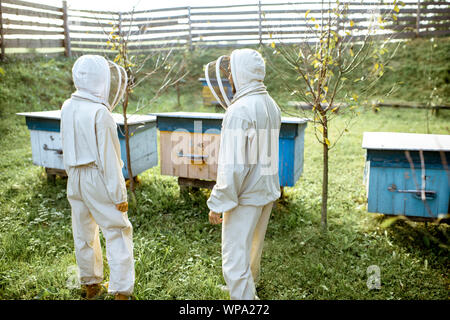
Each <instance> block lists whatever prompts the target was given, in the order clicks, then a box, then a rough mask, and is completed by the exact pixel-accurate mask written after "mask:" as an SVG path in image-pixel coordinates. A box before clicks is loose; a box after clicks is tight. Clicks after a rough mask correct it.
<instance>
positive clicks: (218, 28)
mask: <svg viewBox="0 0 450 320" xmlns="http://www.w3.org/2000/svg"><path fill="white" fill-rule="evenodd" d="M265 27H266V26H265ZM259 28H260V26H258V25H253V26H251V25H244V26H223V27H214V26H208V27H192V30H208V31H209V30H235V29H259Z"/></svg>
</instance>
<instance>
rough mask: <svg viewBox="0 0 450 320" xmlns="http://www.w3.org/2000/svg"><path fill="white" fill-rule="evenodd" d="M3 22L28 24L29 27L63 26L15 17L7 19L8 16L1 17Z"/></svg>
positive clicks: (19, 24)
mask: <svg viewBox="0 0 450 320" xmlns="http://www.w3.org/2000/svg"><path fill="white" fill-rule="evenodd" d="M5 24H12V25H17V26H30V27H46V28H62V27H63V25H62V24H56V23H44V22H37V21H26V20H16V19H9V18H4V19H3V25H5Z"/></svg>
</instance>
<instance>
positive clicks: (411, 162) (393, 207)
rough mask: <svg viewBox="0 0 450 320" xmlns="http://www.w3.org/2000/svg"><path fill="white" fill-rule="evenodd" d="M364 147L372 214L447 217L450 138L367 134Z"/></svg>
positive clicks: (378, 133)
mask: <svg viewBox="0 0 450 320" xmlns="http://www.w3.org/2000/svg"><path fill="white" fill-rule="evenodd" d="M362 147H363V148H364V149H366V150H367V151H366V170H365V175H364V179H365V183H366V188H367V195H368V211H369V212H377V213H384V214H389V215H405V216H411V217H417V218H425V219H436V218H440V217H448V213H449V197H450V189H449V180H450V172H449V171H448V161H449V160H450V136H449V135H434V134H415V133H393V132H364V136H363V144H362ZM446 167H447V170H446Z"/></svg>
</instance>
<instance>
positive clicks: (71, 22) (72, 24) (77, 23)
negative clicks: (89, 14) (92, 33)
mask: <svg viewBox="0 0 450 320" xmlns="http://www.w3.org/2000/svg"><path fill="white" fill-rule="evenodd" d="M115 24H116V23H115V22H112V21H111V23H103V22H100V21H95V22H88V21H82V20H74V19H73V17H71V19H70V20H69V26H70V27H75V26H80V27H99V28H112V27H113V26H114V25H115Z"/></svg>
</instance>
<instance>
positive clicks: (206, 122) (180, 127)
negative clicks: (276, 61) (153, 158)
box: [154, 112, 308, 187]
mask: <svg viewBox="0 0 450 320" xmlns="http://www.w3.org/2000/svg"><path fill="white" fill-rule="evenodd" d="M154 115H155V116H156V118H157V126H158V130H159V131H160V154H161V173H162V174H165V175H172V176H177V177H181V178H189V179H200V180H215V179H216V176H217V162H214V161H211V162H209V161H208V160H209V159H211V158H215V159H217V158H216V157H217V156H218V148H219V142H220V131H221V128H222V119H223V114H221V113H199V112H169V113H157V114H154ZM307 121H308V120H307V119H302V118H290V117H283V118H282V121H281V122H282V123H281V129H280V137H279V139H280V140H279V177H280V185H281V186H283V187H284V186H289V187H292V186H294V185H295V183H296V181H297V180H298V179H299V178H300V175H301V174H302V171H303V148H304V136H305V128H306V125H307ZM183 137H184V138H185V141H187V142H186V143H184V144H183V143H180V141H181V139H182V138H183Z"/></svg>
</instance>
